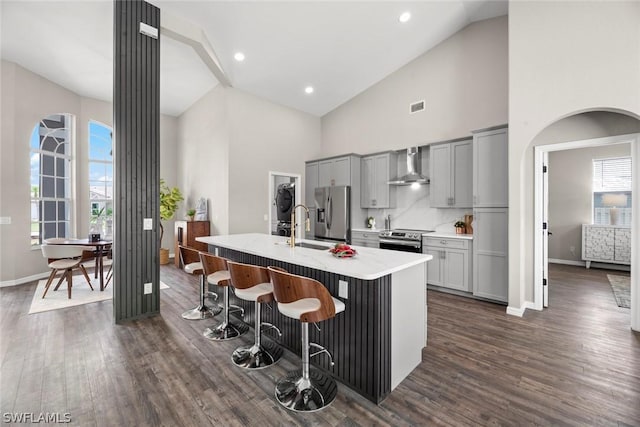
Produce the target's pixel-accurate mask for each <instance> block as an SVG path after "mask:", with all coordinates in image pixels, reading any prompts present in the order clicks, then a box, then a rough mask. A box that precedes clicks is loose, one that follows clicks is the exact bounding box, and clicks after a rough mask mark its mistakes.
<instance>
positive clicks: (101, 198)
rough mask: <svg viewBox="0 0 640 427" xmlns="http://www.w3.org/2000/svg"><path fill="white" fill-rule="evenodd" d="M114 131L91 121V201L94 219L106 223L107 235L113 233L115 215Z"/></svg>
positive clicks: (91, 212) (105, 231)
mask: <svg viewBox="0 0 640 427" xmlns="http://www.w3.org/2000/svg"><path fill="white" fill-rule="evenodd" d="M112 137H113V132H112V130H111V128H110V127H109V126H106V125H103V124H101V123H98V122H96V121H90V122H89V201H90V203H91V206H90V209H91V211H90V214H91V218H92V219H96V218H99V220H100V222H101V223H104V233H105V235H111V234H112V230H111V224H112V222H111V220H112V217H113V153H112V145H111V143H112V139H113V138H112Z"/></svg>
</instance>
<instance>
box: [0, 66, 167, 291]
mask: <svg viewBox="0 0 640 427" xmlns="http://www.w3.org/2000/svg"><path fill="white" fill-rule="evenodd" d="M1 67H2V68H1V77H2V80H1V86H0V90H1V92H2V97H1V98H2V101H1V102H2V104H1V105H2V112H1V115H0V122H1V123H0V124H1V126H0V128H1V133H0V135H1V138H2V140H1V143H0V179H1V181H0V216H2V217H11V221H12V223H11V224H10V225H0V282H2V283H3V284H5V283H9V284H10V283H13V282H14V281H18V282H21V281H22V279H25V278H29V277H30V276H33V275H38V274H40V273H44V272H47V271H49V270H48V267H47V265H46V262H45V261H44V259H43V258H42V253H41V252H40V250H39V249H38V250H33V249H32V248H31V240H30V238H29V236H30V195H29V188H30V174H29V171H30V170H29V140H30V137H31V132H32V131H33V127H34V126H35V125H36V124H38V122H39V121H40V120H41V119H42V118H44V117H46V116H48V115H50V114H55V113H70V114H73V115H74V116H75V118H76V152H75V156H76V198H77V200H76V204H75V212H76V214H75V215H76V216H75V223H76V229H75V232H72V234H74V236H77V237H85V236H86V235H87V234H88V232H89V213H90V212H89V185H88V174H89V172H88V165H87V162H88V146H87V141H88V122H89V120H97V121H99V122H101V123H103V124H105V125H108V126H111V125H112V122H113V121H112V114H113V107H112V104H111V103H109V102H104V101H98V100H95V99H90V98H84V97H81V96H79V95H77V94H75V93H73V92H71V91H69V90H67V89H65V88H63V87H61V86H59V85H57V84H55V83H53V82H51V81H49V80H47V79H45V78H43V77H41V76H39V75H37V74H34V73H32V72H30V71H28V70H26V69H24V68H22V67H21V66H19V65H17V64H14V63H11V62H7V61H2V63H1ZM160 128H161V136H160V155H161V164H160V168H161V175H165V176H166V175H168V176H169V177H171V178H172V179H173V180H175V169H176V155H175V151H176V148H175V141H176V128H177V122H176V119H175V118H173V117H170V116H164V115H163V116H161V120H160ZM72 237H73V236H72ZM168 238H170V239H171V240H170V241H171V242H172V241H173V237H172V236H171V237H165V240H166V239H168Z"/></svg>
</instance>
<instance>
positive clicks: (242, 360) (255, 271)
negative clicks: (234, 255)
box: [227, 261, 282, 369]
mask: <svg viewBox="0 0 640 427" xmlns="http://www.w3.org/2000/svg"><path fill="white" fill-rule="evenodd" d="M227 266H228V268H229V273H231V286H233V288H234V289H235V293H236V296H237V297H238V298H240V299H242V300H245V301H252V302H254V303H255V323H254V326H253V329H254V342H253V345H251V346H244V347H238V348H237V349H236V350H235V351H234V352H233V355H232V356H231V359H232V360H233V363H234V364H236V366H240V367H242V368H246V369H261V368H266V367H267V366H270V365H272V364H274V363H275V362H277V361H278V360H279V359H280V357H281V356H282V347H280V346H279V345H276V344H274V343H264V344H263V343H262V341H261V335H262V327H263V326H267V327H269V328H273V329H275V330H276V331H277V332H278V334H280V335H282V334H281V333H280V330H279V329H278V328H277V327H275V326H274V325H272V324H270V323H267V322H263V321H262V319H261V314H260V310H261V303H263V302H271V301H273V285H271V282H270V279H269V271H268V270H267V269H266V268H264V267H259V266H256V265H249V264H241V263H238V262H232V261H228V262H227Z"/></svg>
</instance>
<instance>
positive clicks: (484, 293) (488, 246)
mask: <svg viewBox="0 0 640 427" xmlns="http://www.w3.org/2000/svg"><path fill="white" fill-rule="evenodd" d="M508 211H509V210H508V209H507V208H477V209H474V211H473V230H474V231H473V233H474V237H473V246H474V247H473V295H474V296H478V297H482V298H487V299H491V300H494V301H501V302H507V301H508V296H509V282H508V261H509V260H508V256H507V255H508V238H507V236H508V234H507V233H508V223H509V221H508V219H509V218H508Z"/></svg>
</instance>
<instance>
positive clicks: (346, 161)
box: [331, 157, 351, 186]
mask: <svg viewBox="0 0 640 427" xmlns="http://www.w3.org/2000/svg"><path fill="white" fill-rule="evenodd" d="M332 178H333V181H332V183H331V185H336V186H339V185H351V159H350V158H349V157H341V158H339V159H334V160H333V165H332Z"/></svg>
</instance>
